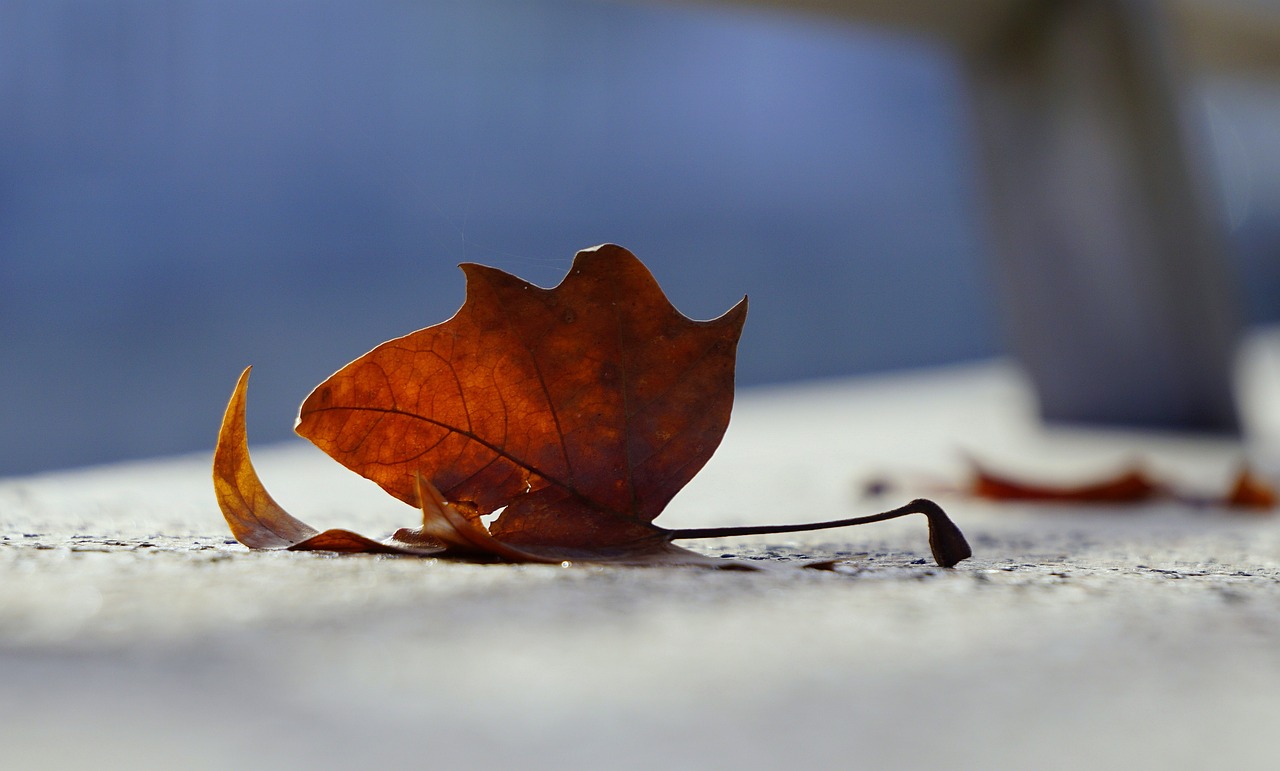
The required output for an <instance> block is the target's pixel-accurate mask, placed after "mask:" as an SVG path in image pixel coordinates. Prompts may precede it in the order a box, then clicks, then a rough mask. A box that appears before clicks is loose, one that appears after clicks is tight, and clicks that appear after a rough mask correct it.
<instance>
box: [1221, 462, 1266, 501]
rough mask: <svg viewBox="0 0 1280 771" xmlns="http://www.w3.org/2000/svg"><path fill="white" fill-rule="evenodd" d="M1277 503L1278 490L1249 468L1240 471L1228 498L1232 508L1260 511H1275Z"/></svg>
mask: <svg viewBox="0 0 1280 771" xmlns="http://www.w3.org/2000/svg"><path fill="white" fill-rule="evenodd" d="M1276 502H1277V501H1276V489H1275V488H1274V487H1272V486H1271V485H1270V484H1269V483H1268V482H1266V481H1265V480H1263V479H1261V478H1260V477H1258V475H1257V474H1254V473H1253V471H1252V470H1251V469H1250V468H1249V467H1247V466H1246V467H1244V468H1242V469H1240V473H1239V474H1238V475H1237V476H1236V479H1235V482H1234V483H1233V484H1232V485H1231V491H1230V492H1229V493H1227V498H1226V505H1227V506H1229V507H1231V508H1236V509H1254V510H1258V511H1263V510H1270V509H1274V508H1275V507H1276Z"/></svg>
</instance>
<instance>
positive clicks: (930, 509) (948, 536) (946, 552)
mask: <svg viewBox="0 0 1280 771" xmlns="http://www.w3.org/2000/svg"><path fill="white" fill-rule="evenodd" d="M908 514H923V515H925V516H926V517H928V519H929V548H930V549H931V550H932V551H933V559H934V561H935V562H937V563H938V564H939V565H941V566H942V567H944V568H949V567H952V566H953V565H955V564H956V563H957V562H960V561H961V560H963V559H968V558H969V557H971V556H973V550H972V549H970V548H969V542H968V541H966V540H965V538H964V534H962V533H961V532H960V528H958V527H956V525H955V523H954V522H952V521H951V519H950V518H949V517H947V515H946V512H944V511H943V510H942V507H941V506H939V505H938V504H936V503H934V502H933V501H931V500H929V499H928V498H917V499H915V500H914V501H912V502H910V503H908V504H906V505H905V506H899V507H898V508H896V509H892V510H891V511H885V512H882V513H880V514H871V515H869V516H865V517H851V518H849V519H833V520H828V521H826V522H810V523H807V524H802V525H742V526H739V527H695V528H687V529H684V530H671V531H670V537H671V539H672V540H677V539H684V538H731V537H734V536H740V535H768V534H770V533H799V532H803V531H806V530H827V529H829V528H833V527H849V526H852V525H867V524H870V523H872V522H883V521H884V520H886V519H897V518H898V517H905V516H907V515H908Z"/></svg>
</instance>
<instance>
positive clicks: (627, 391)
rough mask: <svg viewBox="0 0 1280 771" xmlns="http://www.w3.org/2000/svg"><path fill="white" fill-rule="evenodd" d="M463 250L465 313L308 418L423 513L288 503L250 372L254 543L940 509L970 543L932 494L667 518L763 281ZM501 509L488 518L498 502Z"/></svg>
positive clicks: (497, 545)
mask: <svg viewBox="0 0 1280 771" xmlns="http://www.w3.org/2000/svg"><path fill="white" fill-rule="evenodd" d="M462 268H463V271H464V272H465V273H466V276H467V296H466V300H465V302H464V303H463V306H462V308H461V309H459V311H458V312H457V314H455V315H454V317H453V318H451V319H449V320H448V321H445V322H443V323H441V324H437V325H436V326H433V327H428V328H426V329H422V330H419V331H417V332H414V333H412V334H409V335H406V336H404V337H401V338H397V339H395V340H391V341H389V342H387V343H384V344H382V345H380V346H378V347H377V348H374V349H373V350H372V351H370V352H369V353H367V354H365V355H364V356H361V357H360V358H358V359H356V360H355V361H353V362H351V363H350V364H348V365H347V366H346V367H343V368H342V369H341V370H339V371H338V372H337V373H335V374H334V375H333V376H331V377H330V378H329V379H327V380H326V381H325V382H324V383H321V384H320V385H319V386H318V387H317V388H316V389H315V391H313V392H312V394H311V395H310V396H308V397H307V399H306V400H305V401H304V402H303V404H302V408H301V410H300V413H299V417H298V424H297V431H298V433H299V434H301V435H302V436H305V437H306V438H308V439H310V440H311V441H312V442H314V443H315V444H316V445H317V446H319V447H320V448H321V449H323V450H324V451H325V452H327V453H328V454H330V455H331V456H332V457H334V458H335V459H337V460H338V461H339V462H341V463H342V464H343V465H345V466H347V467H348V468H350V469H352V470H354V471H356V472H357V473H359V474H361V475H362V476H365V477H367V478H368V479H371V480H373V481H374V482H376V483H378V484H379V485H380V486H382V488H383V489H385V490H386V491H387V492H389V493H390V494H392V495H394V496H395V497H397V498H399V499H400V500H402V501H405V502H406V503H409V504H411V505H414V506H417V507H419V508H420V509H421V511H422V514H423V525H422V527H421V528H418V529H416V530H407V529H405V530H401V531H399V532H397V533H396V534H395V535H393V536H392V537H391V538H389V539H387V540H386V541H382V542H378V541H372V540H370V539H367V538H363V537H362V536H358V535H356V534H354V533H349V532H347V531H328V532H326V533H316V532H315V531H314V530H313V529H312V528H310V527H307V526H306V525H304V524H302V523H301V522H300V521H298V520H296V519H294V518H293V517H292V516H290V515H288V514H287V513H286V512H284V510H283V509H281V508H280V507H279V506H278V505H276V504H275V502H274V501H272V500H271V498H270V496H268V495H267V494H266V491H265V489H263V488H262V485H261V482H260V481H259V480H258V479H257V476H256V474H255V473H253V469H252V465H251V464H250V463H249V459H248V449H247V444H246V443H245V439H244V389H245V383H246V377H247V371H246V374H245V375H243V376H242V377H241V381H240V383H239V385H238V386H237V388H236V391H235V393H234V394H233V397H232V400H231V404H230V405H229V406H228V408H227V413H226V417H225V418H224V423H223V428H222V434H221V435H220V437H219V446H218V451H217V453H216V454H215V464H214V477H215V488H216V490H217V495H218V500H219V504H220V506H221V507H222V510H223V513H224V515H226V517H227V520H228V523H229V524H230V525H231V528H232V532H233V533H234V534H235V535H236V537H237V539H239V540H240V541H241V542H242V543H245V544H246V545H248V546H251V547H254V548H291V549H330V550H341V551H361V550H368V551H393V552H401V553H413V554H438V555H441V556H455V557H462V558H469V559H470V558H485V559H503V560H514V561H555V562H559V561H563V560H590V561H610V562H639V563H645V564H652V563H714V564H718V565H719V564H724V563H723V561H720V560H712V559H710V558H707V557H704V556H702V555H699V554H697V553H695V552H691V551H688V550H686V549H682V548H680V547H677V546H675V545H674V544H673V543H672V541H674V540H677V539H684V538H706V537H720V536H728V535H746V534H752V533H772V532H791V531H795V530H808V529H818V528H821V527H835V526H843V525H849V524H859V523H861V522H864V521H865V522H869V521H879V520H881V519H888V518H892V517H897V516H904V515H906V514H911V513H922V514H925V515H926V516H927V517H928V519H929V522H930V544H931V546H932V547H933V550H934V554H935V559H936V560H937V561H938V562H939V564H943V565H946V566H950V565H954V564H955V563H956V562H959V561H960V560H962V559H965V558H967V557H968V556H969V555H970V552H969V547H968V544H967V543H965V541H964V538H963V536H962V535H961V534H960V531H959V530H958V529H956V528H955V526H954V524H952V523H951V522H950V520H948V519H947V518H946V515H945V514H944V513H943V512H942V510H941V509H940V508H938V507H937V505H936V504H933V503H932V502H929V501H914V502H912V503H910V504H908V505H907V506H904V507H901V508H899V509H895V510H893V511H891V512H885V513H884V514H878V515H873V516H871V517H862V518H856V519H849V520H836V521H833V522H826V523H816V524H811V525H801V526H776V527H774V526H770V527H763V528H760V527H744V528H711V529H688V530H668V529H665V528H661V527H658V526H656V525H654V524H653V520H654V518H655V517H657V516H658V514H659V513H661V511H662V510H663V508H664V507H665V506H666V505H667V503H668V502H669V501H670V500H671V498H672V497H673V496H674V495H675V494H676V493H677V492H678V491H679V490H680V489H681V488H682V487H683V486H684V485H685V484H686V483H687V482H688V481H689V480H690V479H691V478H692V477H693V476H694V474H696V473H697V472H698V470H700V469H701V468H702V466H703V465H704V464H705V463H706V462H707V460H708V459H709V458H710V457H711V454H712V453H713V452H714V451H715V449H716V447H717V446H718V445H719V443H720V440H721V438H722V437H723V435H724V431H725V429H726V427H727V426H728V422H729V414H730V411H731V409H732V405H733V379H734V364H735V357H736V350H737V342H738V338H739V336H740V334H741V331H742V324H743V321H744V320H745V318H746V300H745V298H744V300H743V301H742V302H740V303H739V304H738V305H737V306H735V307H734V308H732V309H731V310H729V311H728V312H727V313H725V314H724V315H723V316H721V317H720V318H718V319H714V320H712V321H693V320H691V319H688V318H686V317H685V316H683V315H682V314H680V313H679V311H677V310H676V309H675V308H674V307H672V305H671V303H670V302H669V301H668V300H667V298H666V296H665V295H664V294H663V293H662V290H661V289H660V288H659V287H658V284H657V282H656V281H654V279H653V276H652V275H651V274H650V273H649V271H648V269H646V268H645V267H644V265H643V264H641V262H640V261H639V260H638V259H636V257H635V256H634V255H633V254H631V253H630V252H629V251H627V250H626V249H623V248H622V247H619V246H613V245H605V246H600V247H596V248H595V249H589V250H585V251H583V252H579V253H578V255H577V257H576V258H575V259H574V263H573V266H572V267H571V269H570V271H569V274H568V276H567V277H566V278H565V280H564V281H563V282H562V283H561V284H560V285H559V286H557V287H555V288H552V289H543V288H540V287H537V286H534V285H532V284H529V283H528V282H526V281H523V280H521V279H519V278H516V277H514V276H511V275H509V274H507V273H504V272H502V271H499V270H496V269H494V268H488V267H484V266H480V265H470V264H469V265H464V266H462ZM499 511H501V513H500V514H499V515H498V517H497V519H496V520H494V521H493V522H492V523H490V524H488V525H486V524H485V523H484V521H483V520H482V519H481V518H482V517H485V516H486V515H490V514H493V513H495V512H499ZM335 547H337V548H336V549H335Z"/></svg>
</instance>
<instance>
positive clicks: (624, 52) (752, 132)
mask: <svg viewBox="0 0 1280 771" xmlns="http://www.w3.org/2000/svg"><path fill="white" fill-rule="evenodd" d="M1196 104H1198V105H1200V106H1201V107H1202V108H1203V109H1202V111H1201V112H1202V115H1201V116H1200V117H1201V118H1202V119H1203V121H1204V124H1205V126H1206V134H1207V135H1210V136H1211V137H1212V139H1213V148H1214V153H1215V155H1214V159H1215V162H1216V168H1217V170H1218V171H1219V180H1220V187H1221V191H1220V192H1222V198H1223V201H1224V218H1227V219H1228V220H1229V223H1228V225H1229V227H1230V229H1231V231H1232V232H1233V234H1234V238H1235V241H1234V245H1235V247H1236V253H1237V254H1238V260H1239V263H1238V265H1237V268H1238V272H1239V275H1240V276H1242V278H1243V280H1242V284H1241V286H1242V291H1243V293H1244V295H1245V300H1246V308H1247V311H1248V315H1249V318H1250V320H1251V321H1252V322H1254V323H1259V322H1263V321H1267V320H1275V319H1277V318H1280V259H1277V255H1280V190H1277V189H1276V185H1275V179H1277V178H1280V173H1274V172H1280V168H1277V167H1276V163H1277V162H1276V161H1274V160H1271V161H1266V160H1263V161H1259V158H1260V157H1264V156H1265V157H1267V158H1275V157H1278V156H1280V154H1273V155H1267V154H1266V153H1267V152H1268V151H1274V150H1276V149H1277V148H1276V147H1274V146H1273V145H1274V144H1275V142H1276V140H1275V137H1274V136H1273V133H1274V130H1273V127H1274V126H1275V125H1277V124H1276V120H1277V118H1278V117H1280V109H1277V105H1280V95H1277V94H1274V93H1273V94H1269V95H1268V94H1267V93H1265V92H1260V91H1259V89H1258V88H1257V87H1256V86H1246V85H1241V84H1239V83H1236V82H1225V83H1206V84H1203V94H1202V96H1201V97H1200V98H1199V100H1198V101H1197V102H1196ZM0 105H2V107H0V334H3V338H2V340H0V371H2V372H3V377H2V378H0V405H3V406H0V436H2V437H3V439H2V440H0V475H3V474H15V473H24V472H31V471H37V470H42V469H49V468H55V467H62V466H72V465H82V464H89V463H97V462H102V461H110V460H117V459H123V458H132V457H144V456H151V455H160V454H166V453H172V452H182V451H191V450H200V449H205V448H211V447H212V444H213V440H214V438H215V436H216V433H217V427H218V423H219V421H220V419H221V414H222V410H223V407H224V406H225V403H226V399H227V397H228V395H229V393H230V390H231V387H232V385H233V384H234V382H235V378H236V376H237V375H238V373H239V371H240V369H241V368H243V367H244V366H245V365H247V364H255V365H257V369H256V370H255V376H254V384H253V388H252V389H251V393H250V407H249V410H250V412H249V420H250V426H249V429H250V439H251V441H253V442H255V443H258V442H266V441H271V440H277V439H282V438H284V437H286V436H290V435H291V430H292V423H293V417H294V414H295V411H296V408H297V405H298V403H299V402H300V401H301V399H302V398H303V397H304V396H305V395H306V394H307V393H308V391H309V390H310V388H311V387H312V386H314V385H315V384H316V383H318V382H319V381H320V380H322V379H323V378H324V377H325V376H327V375H328V374H329V373H330V372H332V371H333V370H335V369H337V368H338V367H339V366H341V365H343V364H345V363H346V362H347V361H349V360H350V359H352V358H355V357H356V356H358V355H360V354H361V353H363V352H364V351H366V350H367V349H369V348H371V347H372V346H374V345H376V344H377V343H379V342H381V341H383V340H385V339H387V338H390V337H394V336H398V335H400V334H404V333H406V332H408V331H411V330H413V329H416V328H419V327H423V326H427V325H430V324H434V323H437V322H439V321H443V320H444V319H446V318H447V317H449V316H450V315H451V314H452V313H453V311H454V310H456V308H457V306H458V305H459V304H460V303H461V301H462V296H463V280H462V274H461V272H460V271H458V270H457V269H456V268H455V267H454V266H455V265H456V264H457V263H459V262H463V261H475V262H482V263H486V264H489V265H495V266H498V267H501V268H504V269H506V270H509V271H511V272H514V273H516V274H518V275H520V276H522V277H524V278H526V279H528V280H531V281H533V282H535V283H538V284H541V285H544V286H549V285H553V284H555V283H557V282H558V281H559V280H560V279H561V278H562V276H563V274H564V272H565V270H566V269H567V267H568V265H569V263H570V261H571V259H572V256H573V254H574V252H575V251H577V250H578V249H580V248H584V247H587V246H592V245H594V244H597V243H600V242H605V241H611V242H616V243H620V244H622V245H624V246H627V247H628V248H630V249H631V250H632V251H634V252H636V254H638V255H639V256H640V258H641V259H642V260H644V261H645V262H646V263H647V264H648V265H649V267H650V268H651V270H652V271H653V272H654V274H655V275H656V276H657V278H658V280H659V281H660V283H662V285H663V287H664V288H665V289H666V290H667V292H668V294H669V295H670V296H671V298H672V300H673V301H674V302H675V304H676V305H677V307H679V308H680V309H681V310H682V311H684V312H685V313H686V314H688V315H690V316H693V317H697V318H707V317H711V316H715V315H718V314H719V313H721V312H722V311H724V310H726V309H727V308H729V307H730V306H731V305H732V304H733V303H734V302H736V301H737V300H738V298H739V297H741V295H743V294H749V295H750V296H751V315H750V318H749V320H748V324H747V329H746V332H745V334H744V338H743V342H742V345H741V349H740V360H739V382H740V383H741V384H744V385H751V384H759V383H768V382H778V381H785V380H793V379H800V378H816V377H828V376H838V375H846V374H852V373H864V372H871V371H879V370H886V369H899V368H908V367H921V366H929V365H936V364H944V363H950V362H957V361H965V360H970V359H975V358H981V357H990V356H993V355H998V354H1000V353H1002V351H1003V347H1002V344H1001V340H1000V335H999V332H998V329H997V320H998V313H997V305H996V298H995V297H993V294H992V289H991V282H990V280H989V277H988V276H987V275H986V270H987V265H986V263H985V261H984V254H985V253H986V246H985V244H984V237H985V236H984V231H983V225H982V222H983V214H984V212H983V210H982V206H981V203H980V193H981V190H980V187H979V180H978V178H977V170H976V163H977V159H976V158H975V157H974V154H975V151H974V150H973V143H972V142H971V141H970V140H971V137H970V135H969V127H968V124H967V120H968V117H967V115H966V114H965V112H964V94H963V93H962V88H961V84H960V81H959V75H958V72H957V69H956V67H955V64H954V62H952V61H951V60H950V59H949V58H948V57H947V55H946V54H945V52H943V51H941V50H938V49H936V48H933V47H930V46H928V45H925V44H923V43H920V42H916V41H914V40H911V39H906V38H901V37H893V36H888V35H884V34H879V33H876V32H874V31H871V30H863V29H859V28H855V27H844V26H834V25H830V24H827V25H824V24H821V23H819V22H818V21H815V20H810V19H805V18H801V17H791V16H786V15H777V14H769V13H757V12H742V11H737V10H734V9H724V8H714V7H709V8H679V7H671V6H663V5H652V6H650V5H643V4H637V5H629V4H613V3H594V2H577V1H569V0H539V1H538V2H525V1H518V0H458V1H456V2H432V3H415V2H393V1H390V0H379V1H374V2H366V3H359V4H356V3H345V2H343V3H339V2H302V1H301V0H251V1H250V0H217V1H213V0H209V1H200V0H179V1H177V2H159V1H158V0H146V1H144V0H132V1H129V0H120V1H117V2H96V1H92V0H38V1H37V0H31V1H22V0H0ZM1260 163H1261V164H1262V165H1261V166H1260ZM1266 163H1271V167H1269V168H1268V167H1267V166H1266Z"/></svg>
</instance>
